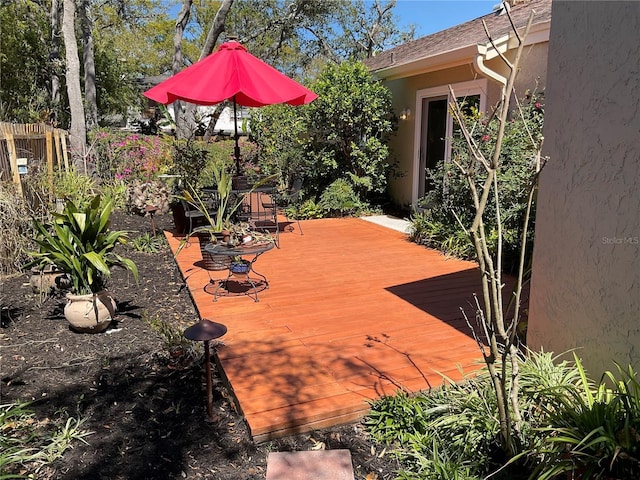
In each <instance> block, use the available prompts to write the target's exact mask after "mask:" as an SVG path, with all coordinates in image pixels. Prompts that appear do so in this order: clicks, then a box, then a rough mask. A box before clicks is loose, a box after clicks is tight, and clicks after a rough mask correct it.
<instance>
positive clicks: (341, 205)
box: [318, 178, 362, 216]
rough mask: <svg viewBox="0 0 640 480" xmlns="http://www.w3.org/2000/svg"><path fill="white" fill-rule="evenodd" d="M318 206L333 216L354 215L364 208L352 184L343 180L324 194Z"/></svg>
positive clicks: (333, 184)
mask: <svg viewBox="0 0 640 480" xmlns="http://www.w3.org/2000/svg"><path fill="white" fill-rule="evenodd" d="M318 205H319V206H320V208H322V209H323V210H324V211H326V212H329V214H330V215H332V216H343V215H350V214H354V213H355V212H357V211H358V210H359V209H360V208H361V206H362V205H361V203H360V200H359V199H358V196H357V195H356V193H355V192H354V191H353V187H352V186H351V184H349V182H347V181H346V180H345V179H342V178H339V179H337V180H336V181H335V182H333V183H332V184H331V185H329V186H328V187H327V189H326V190H325V191H324V192H322V195H321V196H320V202H319V203H318Z"/></svg>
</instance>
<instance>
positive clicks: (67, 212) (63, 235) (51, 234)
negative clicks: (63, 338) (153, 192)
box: [29, 195, 138, 295]
mask: <svg viewBox="0 0 640 480" xmlns="http://www.w3.org/2000/svg"><path fill="white" fill-rule="evenodd" d="M112 210H113V200H112V199H111V198H108V197H107V198H105V199H101V197H100V195H97V196H95V197H93V199H92V200H91V202H89V203H88V204H87V205H86V206H85V207H84V208H79V207H78V206H77V205H76V204H75V203H74V202H72V201H67V203H66V205H65V207H64V210H63V211H62V213H54V214H53V220H52V221H51V222H50V223H46V224H43V223H41V222H39V221H38V220H35V219H34V226H35V228H36V230H37V233H38V236H37V237H36V239H35V241H36V243H37V244H38V246H39V247H40V249H39V251H38V252H32V253H31V255H32V257H33V258H34V260H33V261H32V262H31V263H30V264H29V266H33V265H38V266H40V267H44V266H46V265H54V266H55V267H57V268H58V270H60V271H62V272H64V273H66V274H67V275H68V276H69V278H70V280H71V282H72V285H73V287H72V288H73V292H74V293H76V294H79V295H82V294H88V293H97V292H100V291H101V290H103V289H104V286H105V282H106V279H107V278H108V277H109V276H110V274H111V271H110V269H111V267H113V266H121V267H124V268H126V269H127V270H129V271H130V272H131V273H132V274H133V276H134V278H135V279H136V281H137V279H138V269H137V267H136V265H135V263H133V261H132V260H130V259H127V258H124V257H122V256H120V255H118V254H117V253H115V252H114V248H115V247H116V245H117V244H119V243H126V240H127V232H125V231H109V218H110V216H111V212H112Z"/></svg>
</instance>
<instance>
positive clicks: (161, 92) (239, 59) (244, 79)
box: [144, 41, 318, 107]
mask: <svg viewBox="0 0 640 480" xmlns="http://www.w3.org/2000/svg"><path fill="white" fill-rule="evenodd" d="M144 95H145V96H146V97H147V98H150V99H151V100H155V101H156V102H158V103H162V104H165V105H166V104H168V103H173V102H174V101H176V100H184V101H185V102H190V103H195V104H197V105H215V104H217V103H220V102H222V101H224V100H235V102H236V103H237V104H238V105H243V106H245V107H263V106H265V105H273V104H276V103H287V104H289V105H303V104H305V103H309V102H312V101H313V100H315V99H316V98H318V96H317V95H316V94H315V93H313V92H312V91H311V90H309V89H307V88H305V87H303V86H302V85H300V84H299V83H298V82H296V81H295V80H292V79H291V78H289V77H287V76H286V75H284V74H282V73H280V72H279V71H278V70H276V69H275V68H273V67H272V66H270V65H268V64H266V63H264V62H263V61H262V60H260V59H259V58H256V57H254V56H253V55H251V54H250V53H249V52H247V49H246V48H244V47H243V46H242V45H241V44H240V43H238V42H236V41H230V42H225V43H223V44H222V45H220V46H219V47H218V50H217V51H216V52H214V53H212V54H211V55H209V56H207V57H205V58H203V59H202V60H200V61H199V62H197V63H194V64H193V65H191V66H189V67H187V68H185V69H184V70H182V71H181V72H180V73H177V74H176V75H174V76H173V77H171V78H169V79H167V80H165V81H164V82H162V83H160V84H158V85H156V86H155V87H153V88H151V89H149V90H147V91H146V92H144Z"/></svg>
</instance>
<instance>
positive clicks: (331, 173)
mask: <svg viewBox="0 0 640 480" xmlns="http://www.w3.org/2000/svg"><path fill="white" fill-rule="evenodd" d="M311 88H312V90H313V91H314V92H315V93H317V94H318V96H319V97H318V99H317V100H315V101H314V102H313V103H311V104H310V105H309V107H308V109H307V122H308V138H307V139H306V141H305V154H306V159H307V169H306V171H307V173H306V176H305V177H306V180H307V183H308V184H309V185H311V186H315V188H316V189H317V191H315V192H312V193H315V194H316V196H318V197H319V196H320V195H321V194H322V192H324V190H325V189H326V187H328V186H329V185H330V184H332V183H333V182H334V181H335V180H337V179H344V180H347V181H349V182H350V183H352V186H353V188H354V190H355V192H356V193H357V195H358V198H359V199H360V201H361V202H363V203H376V202H377V201H378V200H379V198H380V196H381V195H382V194H383V193H384V192H385V191H386V187H387V176H388V175H389V173H390V171H391V166H390V163H389V160H388V159H389V150H388V147H387V143H388V139H389V137H390V135H391V133H392V132H393V130H394V124H393V121H392V119H393V115H392V111H391V92H390V90H389V89H387V88H386V87H385V86H383V85H382V84H381V83H380V82H379V81H377V80H376V79H374V77H373V76H372V75H371V73H370V72H369V70H368V69H367V68H366V67H365V66H364V65H363V64H361V63H357V62H346V63H343V64H341V65H328V66H327V67H326V68H325V70H324V71H323V72H322V74H321V75H320V77H319V78H318V79H317V80H316V81H315V82H314V83H313V84H312V86H311Z"/></svg>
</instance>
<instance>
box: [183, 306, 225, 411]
mask: <svg viewBox="0 0 640 480" xmlns="http://www.w3.org/2000/svg"><path fill="white" fill-rule="evenodd" d="M225 333H227V327H226V326H225V325H222V324H221V323H216V322H212V321H211V320H209V319H207V318H203V319H201V320H200V321H199V322H198V323H196V324H195V325H192V326H190V327H189V328H187V329H186V330H185V331H184V336H185V338H187V339H189V340H193V341H203V342H204V371H205V375H206V377H207V419H208V420H209V421H213V390H212V379H211V354H210V353H209V341H211V340H213V339H216V338H220V337H221V336H223V335H224V334H225Z"/></svg>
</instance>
